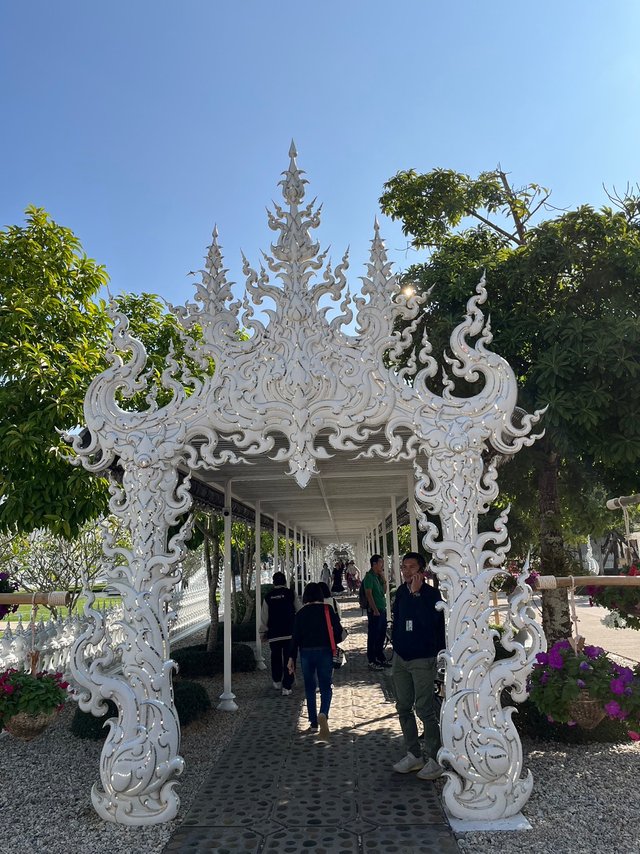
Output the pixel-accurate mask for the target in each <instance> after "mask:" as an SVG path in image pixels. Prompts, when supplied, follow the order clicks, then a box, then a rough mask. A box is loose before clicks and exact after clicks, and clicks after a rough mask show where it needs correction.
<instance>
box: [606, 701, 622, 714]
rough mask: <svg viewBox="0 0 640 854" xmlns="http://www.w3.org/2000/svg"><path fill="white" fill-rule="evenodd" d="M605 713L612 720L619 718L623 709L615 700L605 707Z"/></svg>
mask: <svg viewBox="0 0 640 854" xmlns="http://www.w3.org/2000/svg"><path fill="white" fill-rule="evenodd" d="M604 710H605V712H606V713H607V714H608V715H609V717H610V718H617V717H619V715H620V712H621V711H622V709H621V708H620V704H619V703H616V701H615V700H610V701H609V702H608V703H607V704H606V705H605V707H604Z"/></svg>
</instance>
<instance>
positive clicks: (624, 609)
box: [586, 564, 640, 631]
mask: <svg viewBox="0 0 640 854" xmlns="http://www.w3.org/2000/svg"><path fill="white" fill-rule="evenodd" d="M620 575H640V567H638V565H637V564H632V565H631V566H629V567H626V568H625V567H623V568H622V569H621V570H620ZM586 592H587V594H588V595H589V604H590V605H601V606H602V607H603V608H608V609H609V611H611V613H610V614H607V616H606V617H605V618H604V620H603V621H602V622H603V623H604V625H605V626H608V627H609V628H610V629H636V630H638V631H640V586H638V587H614V586H611V587H595V586H589V587H587V588H586Z"/></svg>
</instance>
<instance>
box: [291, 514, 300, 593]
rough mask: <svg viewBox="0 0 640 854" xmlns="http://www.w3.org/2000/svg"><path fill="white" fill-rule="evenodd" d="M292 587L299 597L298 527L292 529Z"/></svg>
mask: <svg viewBox="0 0 640 854" xmlns="http://www.w3.org/2000/svg"><path fill="white" fill-rule="evenodd" d="M292 571H293V587H294V590H295V591H296V593H297V594H298V596H300V592H301V591H300V580H299V578H300V577H299V575H298V526H297V525H294V527H293V570H292Z"/></svg>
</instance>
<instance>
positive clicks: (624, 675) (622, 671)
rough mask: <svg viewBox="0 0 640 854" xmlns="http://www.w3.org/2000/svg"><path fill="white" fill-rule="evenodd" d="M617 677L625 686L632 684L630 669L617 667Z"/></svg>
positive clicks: (631, 671)
mask: <svg viewBox="0 0 640 854" xmlns="http://www.w3.org/2000/svg"><path fill="white" fill-rule="evenodd" d="M618 676H619V677H620V679H621V680H622V681H623V682H624V684H625V685H627V684H628V683H629V682H633V670H632V669H631V668H630V667H618Z"/></svg>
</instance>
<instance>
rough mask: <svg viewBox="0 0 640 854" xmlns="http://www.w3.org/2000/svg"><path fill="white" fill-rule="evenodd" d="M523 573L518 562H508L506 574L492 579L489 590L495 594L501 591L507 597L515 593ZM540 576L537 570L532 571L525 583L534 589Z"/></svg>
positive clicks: (505, 568) (505, 569) (505, 566)
mask: <svg viewBox="0 0 640 854" xmlns="http://www.w3.org/2000/svg"><path fill="white" fill-rule="evenodd" d="M521 572H522V567H521V566H520V564H519V563H518V561H517V560H508V561H507V562H506V563H505V565H504V572H502V573H501V574H500V575H496V576H495V578H493V579H492V581H491V583H490V585H489V589H490V590H493V591H494V592H496V593H497V592H498V591H499V590H500V591H502V592H503V593H506V594H507V595H509V594H511V593H513V591H514V590H515V589H516V585H517V583H518V577H519V575H520V573H521ZM539 576H540V573H539V572H536V570H535V569H533V570H531V572H530V573H529V575H528V576H527V578H525V582H526V583H527V584H528V585H529V586H530V587H533V586H534V584H535V583H536V580H537V579H538V577H539Z"/></svg>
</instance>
